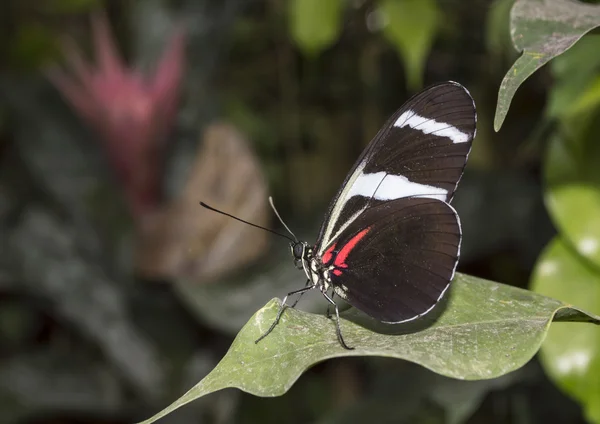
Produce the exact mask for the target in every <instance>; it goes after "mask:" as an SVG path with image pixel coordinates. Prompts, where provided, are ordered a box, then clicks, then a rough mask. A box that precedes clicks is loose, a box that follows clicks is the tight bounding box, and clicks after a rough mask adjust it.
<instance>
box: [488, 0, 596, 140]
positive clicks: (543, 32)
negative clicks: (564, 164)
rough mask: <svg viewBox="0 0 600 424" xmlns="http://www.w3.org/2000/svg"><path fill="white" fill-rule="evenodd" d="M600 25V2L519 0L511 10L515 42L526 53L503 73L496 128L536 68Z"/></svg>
mask: <svg viewBox="0 0 600 424" xmlns="http://www.w3.org/2000/svg"><path fill="white" fill-rule="evenodd" d="M599 25H600V6H597V5H591V4H586V3H581V2H574V1H570V0H544V1H542V0H517V1H516V2H515V4H514V6H513V8H512V11H511V21H510V27H511V34H512V39H513V43H514V44H515V47H516V48H517V50H518V51H523V55H522V56H521V57H519V58H518V59H517V61H516V62H515V63H514V64H513V66H512V67H511V68H510V69H509V71H508V72H507V73H506V75H505V76H504V79H503V80H502V84H501V85H500V90H499V92H498V105H497V107H496V116H495V118H494V129H495V130H496V131H498V130H500V127H501V126H502V123H503V122H504V119H505V118H506V114H507V113H508V108H509V106H510V103H511V101H512V98H513V96H514V94H515V92H516V91H517V88H519V86H520V85H521V84H522V83H523V82H524V81H525V80H526V79H527V78H528V77H529V76H530V75H531V74H533V73H534V72H535V71H536V70H538V69H539V68H541V67H542V66H543V65H545V64H546V63H547V62H548V61H549V60H551V59H552V58H554V57H556V56H558V55H560V54H561V53H563V52H564V51H566V50H567V49H569V48H570V47H571V46H572V45H573V44H575V43H576V42H577V41H578V40H579V39H580V38H581V37H583V36H584V35H585V34H586V33H587V32H589V31H591V30H592V29H594V28H596V27H597V26H599Z"/></svg>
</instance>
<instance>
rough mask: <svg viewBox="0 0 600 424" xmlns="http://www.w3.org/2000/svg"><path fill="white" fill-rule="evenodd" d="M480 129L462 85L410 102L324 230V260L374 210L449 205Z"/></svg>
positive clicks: (438, 88)
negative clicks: (413, 200) (428, 202)
mask: <svg viewBox="0 0 600 424" xmlns="http://www.w3.org/2000/svg"><path fill="white" fill-rule="evenodd" d="M475 130H476V113H475V105H474V102H473V99H472V98H471V96H470V94H469V92H468V91H467V90H466V89H465V88H464V87H463V86H461V85H460V84H457V83H454V82H446V83H441V84H437V85H434V86H432V87H429V88H427V89H425V90H424V91H422V92H421V93H419V94H417V95H415V96H414V97H413V98H411V99H410V100H408V101H407V102H406V103H405V104H404V105H403V106H402V107H401V108H400V109H399V110H398V111H397V112H396V113H395V114H394V115H393V116H392V117H391V118H390V119H389V120H388V122H387V123H386V124H385V125H384V127H383V128H382V129H381V130H380V131H379V133H378V134H377V135H376V136H375V138H374V139H373V140H372V141H371V143H369V145H368V146H367V147H366V149H365V150H364V152H363V154H362V155H361V157H360V158H359V159H358V161H357V162H356V164H355V165H354V167H353V168H352V170H351V171H350V173H349V174H348V176H347V177H346V180H345V181H344V184H342V187H341V188H340V190H339V191H338V193H337V195H336V197H335V198H334V199H333V201H332V203H331V205H330V207H329V210H328V213H327V215H326V218H325V221H324V222H323V225H322V226H321V230H320V232H319V237H318V240H317V244H316V247H317V252H318V253H319V254H321V255H322V254H323V253H324V252H325V250H326V249H328V248H329V247H330V246H331V244H332V242H333V240H334V239H336V238H338V237H339V236H340V235H341V233H342V232H344V231H345V228H346V227H347V226H348V225H350V223H351V222H352V221H353V220H355V219H357V217H358V216H360V215H361V214H362V213H363V212H364V211H365V210H367V209H368V208H370V207H374V206H377V205H378V204H381V203H385V202H388V201H391V200H396V199H400V198H406V197H424V198H432V199H437V200H440V201H443V202H449V201H450V200H451V199H452V196H453V194H454V191H455V189H456V186H457V184H458V182H459V180H460V177H461V176H462V173H463V170H464V167H465V164H466V160H467V156H468V154H469V151H470V149H471V143H472V141H473V138H474V136H475Z"/></svg>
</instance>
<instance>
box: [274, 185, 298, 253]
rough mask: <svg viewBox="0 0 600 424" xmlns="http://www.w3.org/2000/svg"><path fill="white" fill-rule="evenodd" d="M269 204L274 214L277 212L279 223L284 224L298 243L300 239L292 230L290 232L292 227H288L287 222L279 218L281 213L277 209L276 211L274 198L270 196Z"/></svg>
mask: <svg viewBox="0 0 600 424" xmlns="http://www.w3.org/2000/svg"><path fill="white" fill-rule="evenodd" d="M269 203H270V204H271V208H272V209H273V212H275V215H277V218H279V222H281V223H282V224H283V226H284V227H285V229H286V230H288V233H290V234H291V235H292V237H294V240H295V241H296V242H298V237H296V234H294V233H292V230H290V227H288V226H287V225H286V224H285V222H283V219H281V216H279V212H277V209H275V204H274V203H273V198H272V197H271V196H269Z"/></svg>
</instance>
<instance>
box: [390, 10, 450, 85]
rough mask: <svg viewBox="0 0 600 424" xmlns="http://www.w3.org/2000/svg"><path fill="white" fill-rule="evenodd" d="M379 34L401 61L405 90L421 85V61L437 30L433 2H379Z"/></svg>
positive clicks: (437, 18) (422, 61)
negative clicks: (381, 23)
mask: <svg viewBox="0 0 600 424" xmlns="http://www.w3.org/2000/svg"><path fill="white" fill-rule="evenodd" d="M379 4H380V11H381V13H382V14H383V19H384V22H385V26H384V27H383V33H384V35H385V37H386V38H387V39H388V40H389V41H390V42H391V43H392V44H393V45H394V47H395V48H396V50H397V51H398V54H400V56H401V58H402V60H403V61H404V66H405V68H406V78H407V83H408V87H409V88H410V89H411V90H417V89H419V88H420V87H421V85H422V84H423V68H424V66H425V59H426V58H427V55H428V53H429V51H430V50H431V45H432V43H433V40H434V37H435V34H436V31H437V29H438V24H439V18H440V12H439V10H438V7H437V4H436V2H435V0H382V1H381V2H380V3H379Z"/></svg>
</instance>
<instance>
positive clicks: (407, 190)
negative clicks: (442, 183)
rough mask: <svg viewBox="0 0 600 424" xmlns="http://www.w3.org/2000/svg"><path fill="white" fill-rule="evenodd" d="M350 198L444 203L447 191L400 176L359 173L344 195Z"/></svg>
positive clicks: (381, 173) (380, 173)
mask: <svg viewBox="0 0 600 424" xmlns="http://www.w3.org/2000/svg"><path fill="white" fill-rule="evenodd" d="M352 196H364V197H371V196H373V199H376V200H395V199H400V198H401V197H413V196H417V197H427V198H431V199H437V200H441V201H442V202H444V201H446V196H448V190H445V189H443V188H441V187H435V186H430V185H427V184H419V183H415V182H412V181H409V180H408V178H406V177H403V176H402V175H392V174H386V173H385V172H383V171H381V172H375V173H373V174H363V173H361V174H360V175H359V176H358V178H357V179H356V181H355V182H354V184H353V185H352V188H351V189H350V191H349V192H348V194H347V195H346V199H350V198H351V197H352Z"/></svg>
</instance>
